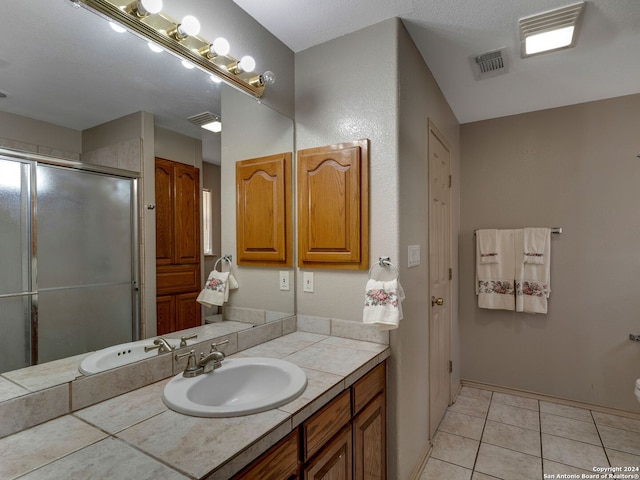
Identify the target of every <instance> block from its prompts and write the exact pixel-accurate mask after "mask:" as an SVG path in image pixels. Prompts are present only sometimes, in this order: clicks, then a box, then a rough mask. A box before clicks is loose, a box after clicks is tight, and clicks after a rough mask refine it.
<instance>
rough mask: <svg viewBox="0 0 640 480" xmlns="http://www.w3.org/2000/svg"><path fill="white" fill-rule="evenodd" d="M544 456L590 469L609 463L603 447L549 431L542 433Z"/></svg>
mask: <svg viewBox="0 0 640 480" xmlns="http://www.w3.org/2000/svg"><path fill="white" fill-rule="evenodd" d="M542 456H543V458H545V459H547V460H553V461H554V462H558V463H563V464H565V465H570V466H572V467H577V468H581V469H583V470H589V471H593V470H592V469H593V467H596V466H602V465H607V463H608V461H607V457H606V456H605V454H604V449H603V448H602V447H599V446H596V445H591V444H588V443H584V442H578V441H576V440H571V439H568V438H562V437H556V436H554V435H549V434H547V433H543V434H542Z"/></svg>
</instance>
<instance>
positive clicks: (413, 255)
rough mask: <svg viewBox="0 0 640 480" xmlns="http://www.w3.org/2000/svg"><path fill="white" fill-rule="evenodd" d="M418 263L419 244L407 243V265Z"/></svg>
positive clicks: (416, 264)
mask: <svg viewBox="0 0 640 480" xmlns="http://www.w3.org/2000/svg"><path fill="white" fill-rule="evenodd" d="M418 265H420V245H409V265H407V266H408V268H411V267H417V266H418Z"/></svg>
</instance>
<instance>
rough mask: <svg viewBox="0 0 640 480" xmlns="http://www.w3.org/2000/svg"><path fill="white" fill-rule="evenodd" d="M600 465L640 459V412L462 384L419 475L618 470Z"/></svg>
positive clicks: (466, 479) (432, 478)
mask: <svg viewBox="0 0 640 480" xmlns="http://www.w3.org/2000/svg"><path fill="white" fill-rule="evenodd" d="M597 467H640V420H633V419H629V418H624V417H619V416H615V415H610V414H605V413H599V412H594V411H591V410H585V409H581V408H576V407H570V406H565V405H560V404H557V403H551V402H547V401H538V400H535V399H531V398H526V397H521V396H516V395H509V394H505V393H498V392H491V391H489V390H480V389H477V388H471V387H467V386H464V387H462V390H461V391H460V394H459V395H458V398H457V399H456V402H455V403H454V404H453V405H451V406H450V407H449V408H448V410H447V412H446V414H445V416H444V418H443V419H442V422H441V423H440V426H439V427H438V431H437V432H436V435H435V436H434V440H433V450H432V453H431V457H430V458H429V461H428V462H427V465H426V467H425V469H424V471H423V472H422V474H421V476H420V477H419V479H420V480H495V479H503V480H541V479H552V478H617V477H607V476H605V474H600V475H599V476H594V475H595V473H596V472H595V471H594V468H597ZM611 472H612V471H609V472H608V473H611ZM619 473H625V472H624V471H622V472H615V471H614V473H613V474H614V475H617V474H619ZM627 473H628V474H630V475H636V474H640V472H638V471H631V472H627ZM561 474H564V475H566V476H564V475H561ZM569 475H571V476H569ZM583 475H584V476H583ZM619 478H638V477H637V476H635V477H633V476H631V477H619Z"/></svg>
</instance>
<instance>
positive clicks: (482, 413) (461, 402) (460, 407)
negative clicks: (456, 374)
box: [449, 395, 491, 418]
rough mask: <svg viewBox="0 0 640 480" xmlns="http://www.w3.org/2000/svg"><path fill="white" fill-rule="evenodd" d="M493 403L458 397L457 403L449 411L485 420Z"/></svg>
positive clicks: (475, 398)
mask: <svg viewBox="0 0 640 480" xmlns="http://www.w3.org/2000/svg"><path fill="white" fill-rule="evenodd" d="M490 403H491V401H490V400H489V399H486V398H477V397H465V396H461V395H458V398H456V403H454V404H453V405H451V406H450V407H449V411H451V412H457V413H464V414H465V415H470V416H472V417H479V418H485V417H486V416H487V411H488V410H489V404H490Z"/></svg>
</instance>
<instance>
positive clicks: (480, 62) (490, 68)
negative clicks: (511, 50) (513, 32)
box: [471, 48, 509, 80]
mask: <svg viewBox="0 0 640 480" xmlns="http://www.w3.org/2000/svg"><path fill="white" fill-rule="evenodd" d="M471 66H472V67H473V75H474V77H475V79H476V80H483V79H485V78H491V77H495V76H497V75H502V74H503V73H507V72H508V71H509V62H508V58H507V49H506V48H501V49H499V50H493V51H491V52H486V53H482V54H480V55H474V56H473V57H471Z"/></svg>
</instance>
